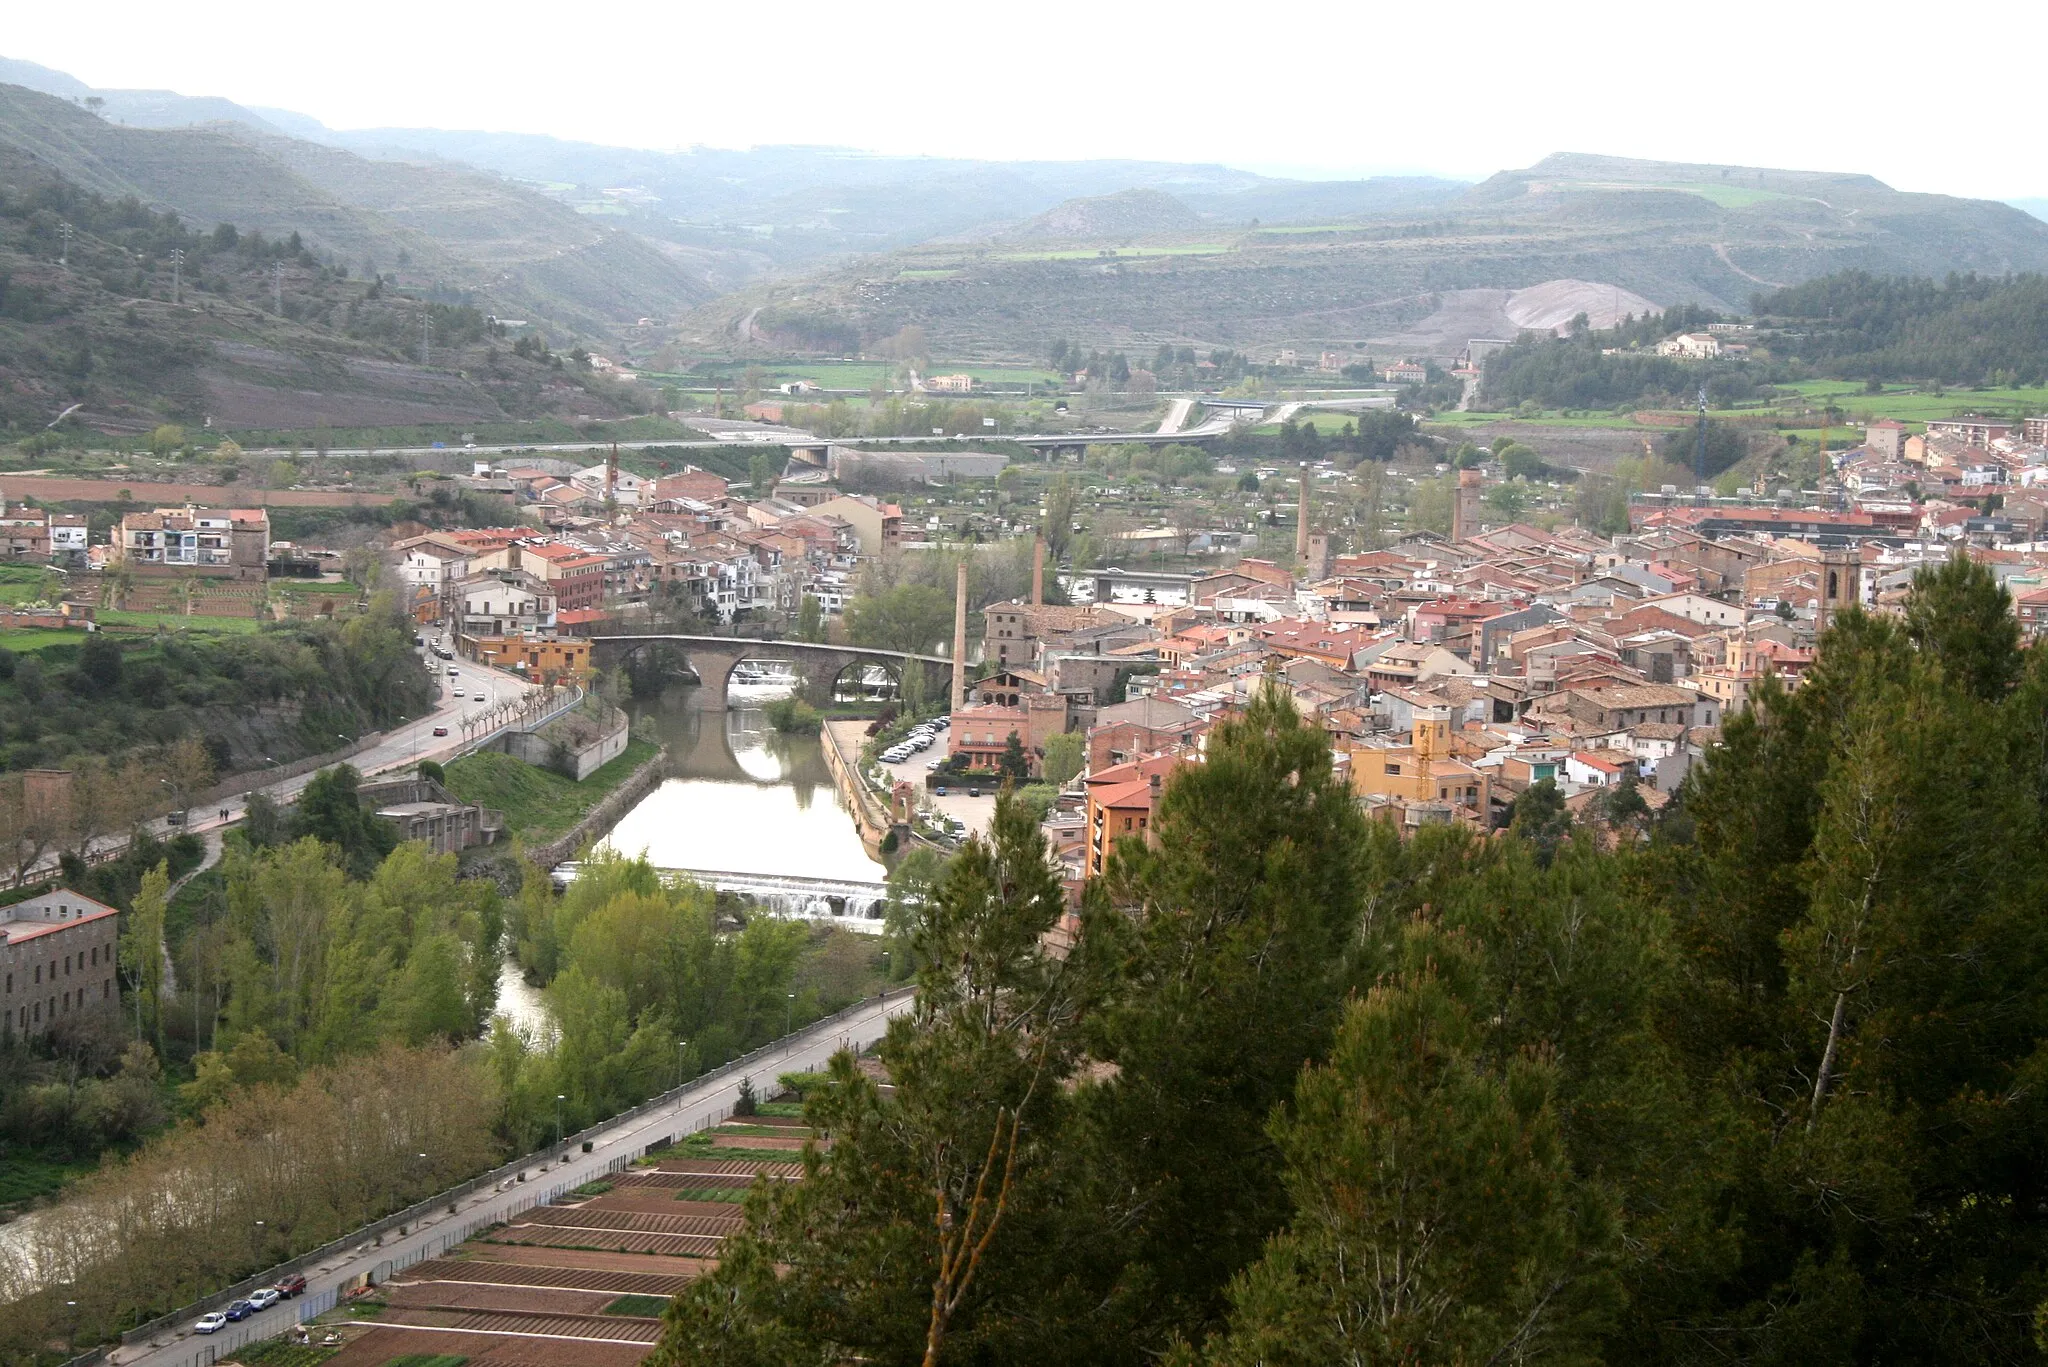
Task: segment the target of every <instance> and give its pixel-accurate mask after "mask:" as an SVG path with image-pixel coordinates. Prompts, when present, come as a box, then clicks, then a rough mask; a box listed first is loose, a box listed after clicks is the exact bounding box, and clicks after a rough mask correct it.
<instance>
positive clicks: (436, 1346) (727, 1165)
mask: <svg viewBox="0 0 2048 1367" xmlns="http://www.w3.org/2000/svg"><path fill="white" fill-rule="evenodd" d="M708 1138H709V1141H710V1145H711V1147H712V1149H713V1150H714V1152H716V1153H717V1154H718V1156H717V1157H712V1158H705V1157H695V1156H691V1155H689V1154H677V1155H674V1156H671V1157H666V1158H663V1159H661V1160H659V1161H658V1162H655V1163H653V1164H651V1165H649V1166H645V1167H639V1168H633V1169H629V1170H627V1171H624V1172H620V1173H617V1174H615V1175H614V1176H613V1177H612V1178H610V1179H609V1181H610V1183H611V1186H610V1189H609V1190H607V1191H604V1192H602V1193H600V1194H598V1195H595V1196H587V1197H579V1196H570V1197H568V1198H565V1199H564V1200H562V1201H560V1202H557V1203H556V1204H554V1205H551V1206H537V1207H535V1208H534V1209H532V1210H529V1211H526V1212H524V1213H523V1214H521V1215H520V1216H518V1217H517V1218H516V1219H514V1220H513V1221H512V1222H511V1223H509V1224H506V1225H502V1226H499V1227H497V1228H495V1229H491V1230H487V1231H485V1232H484V1233H483V1234H481V1235H479V1236H478V1237H477V1238H476V1239H473V1240H471V1241H470V1242H469V1243H467V1244H464V1245H461V1246H460V1247H458V1248H456V1249H454V1250H452V1251H451V1252H450V1253H449V1255H448V1256H446V1257H442V1258H432V1259H428V1260H427V1261H425V1262H421V1263H416V1264H414V1265H413V1266H412V1267H409V1268H406V1269H405V1270H403V1271H402V1272H399V1273H397V1274H396V1275H395V1276H394V1277H393V1278H392V1279H391V1280H390V1281H389V1282H387V1283H386V1284H385V1286H384V1288H383V1300H382V1305H381V1307H380V1308H379V1309H378V1310H377V1311H376V1312H375V1313H376V1316H377V1324H376V1327H375V1328H372V1329H369V1330H368V1331H366V1332H363V1333H362V1334H361V1335H360V1337H356V1338H354V1339H352V1341H351V1342H350V1343H349V1344H348V1346H347V1347H346V1348H344V1349H343V1350H342V1351H341V1352H340V1353H339V1354H337V1355H336V1356H335V1357H334V1358H333V1359H332V1361H333V1362H336V1363H339V1364H341V1367H381V1364H383V1363H386V1362H389V1361H391V1360H392V1359H394V1358H399V1357H405V1356H408V1355H411V1354H425V1355H453V1356H457V1357H465V1358H467V1359H468V1360H469V1362H468V1367H554V1365H555V1364H563V1367H636V1364H638V1363H639V1362H640V1360H641V1359H642V1358H643V1357H645V1356H646V1354H647V1352H648V1351H649V1350H650V1349H652V1348H653V1346H654V1345H655V1344H656V1343H658V1342H659V1341H660V1339H661V1320H660V1318H659V1316H658V1314H656V1313H653V1312H654V1311H655V1310H656V1309H657V1307H659V1306H660V1305H662V1304H664V1303H665V1302H666V1301H667V1299H668V1298H669V1297H672V1296H675V1295H677V1294H679V1293H680V1292H682V1291H683V1290H684V1289H685V1288H686V1287H688V1286H689V1284H690V1282H691V1280H692V1279H693V1278H695V1277H697V1276H699V1275H701V1274H702V1272H703V1271H704V1270H705V1269H706V1268H708V1267H709V1266H711V1265H712V1264H713V1263H715V1261H716V1260H717V1257H718V1253H719V1249H720V1246H721V1245H722V1243H723V1242H724V1240H725V1239H726V1237H727V1236H729V1235H730V1234H732V1233H733V1232H734V1231H735V1230H737V1229H739V1228H740V1226H741V1223H742V1218H743V1217H742V1215H741V1210H740V1206H739V1204H738V1201H737V1200H736V1199H735V1200H732V1201H726V1200H702V1199H697V1198H698V1197H699V1196H700V1194H703V1193H717V1194H718V1195H719V1196H724V1195H727V1194H730V1195H731V1196H733V1197H735V1198H738V1197H740V1196H742V1195H744V1193H745V1191H746V1189H747V1187H749V1186H750V1185H751V1184H752V1183H753V1182H754V1180H755V1179H756V1177H757V1176H761V1175H764V1174H765V1175H766V1176H767V1177H768V1178H769V1179H770V1180H774V1181H794V1180H796V1179H797V1178H799V1177H801V1176H802V1173H803V1165H802V1164H801V1163H798V1162H794V1161H792V1159H793V1158H794V1157H795V1154H794V1153H793V1152H791V1151H790V1149H784V1148H780V1147H778V1148H775V1149H763V1150H762V1151H761V1156H760V1157H759V1158H752V1157H744V1158H740V1157H734V1156H732V1155H733V1154H734V1153H736V1152H743V1151H744V1145H745V1144H746V1143H747V1142H749V1141H751V1142H754V1143H759V1144H775V1145H778V1146H781V1145H788V1146H790V1147H791V1149H793V1148H798V1147H801V1145H802V1144H803V1143H804V1141H806V1140H807V1139H809V1138H811V1131H810V1130H808V1129H807V1128H805V1127H804V1125H803V1124H802V1122H801V1121H797V1120H794V1119H792V1118H789V1117H783V1116H756V1117H750V1118H749V1119H747V1120H745V1121H741V1122H738V1123H735V1124H732V1125H729V1126H724V1127H720V1128H719V1129H716V1130H712V1131H710V1132H709V1134H708ZM629 1297H630V1298H632V1299H624V1298H629Z"/></svg>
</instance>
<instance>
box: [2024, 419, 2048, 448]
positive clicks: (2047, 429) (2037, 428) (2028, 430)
mask: <svg viewBox="0 0 2048 1367" xmlns="http://www.w3.org/2000/svg"><path fill="white" fill-rule="evenodd" d="M2020 440H2021V441H2023V442H2025V443H2026V444H2027V445H2029V446H2048V415H2044V416H2042V417H2038V418H2027V419H2025V420H2023V421H2022V422H2021V423H2020Z"/></svg>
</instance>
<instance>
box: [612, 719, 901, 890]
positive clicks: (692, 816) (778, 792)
mask: <svg viewBox="0 0 2048 1367" xmlns="http://www.w3.org/2000/svg"><path fill="white" fill-rule="evenodd" d="M777 693H778V690H777V689H775V688H774V687H772V686H770V687H764V688H749V687H747V686H744V685H735V686H733V687H732V688H731V689H729V690H728V696H729V698H730V699H731V701H732V702H733V703H734V704H735V705H734V706H733V707H731V708H730V709H729V710H727V711H724V712H704V711H702V710H700V709H699V708H698V706H697V701H698V698H699V697H700V690H698V689H696V688H691V687H687V686H684V687H676V688H671V689H668V690H667V691H665V692H664V693H663V694H662V695H661V696H659V697H655V698H646V699H635V700H634V701H633V703H632V704H631V708H632V711H633V713H634V719H635V723H636V725H639V724H641V723H642V722H643V720H644V721H645V722H648V723H651V724H652V725H653V726H654V728H655V729H657V730H658V731H659V732H660V735H661V738H662V739H663V740H664V741H666V742H667V743H668V747H669V754H670V757H671V765H672V773H673V774H674V777H672V778H669V779H668V780H666V781H665V782H663V783H662V785H661V786H660V787H658V788H656V789H655V790H654V791H653V792H651V793H649V794H648V795H647V796H646V797H644V798H642V799H641V800H640V802H639V803H638V804H637V805H635V806H634V807H633V809H632V810H631V811H629V812H627V813H626V815H625V816H624V817H623V818H622V819H621V820H620V821H619V824H618V825H617V826H616V827H615V828H614V829H613V830H612V833H611V835H610V836H609V837H608V838H607V839H606V841H605V844H606V845H608V846H609V847H611V848H613V849H617V850H620V851H623V852H625V853H627V854H640V853H642V852H644V853H645V854H646V855H647V857H648V859H649V860H650V861H651V862H652V863H653V864H654V865H655V866H656V867H658V868H667V869H705V870H718V871H723V872H728V873H753V874H772V875H776V876H780V877H789V878H830V879H847V880H854V881H874V880H877V879H881V878H883V877H886V876H887V870H886V869H884V868H883V866H882V865H881V864H879V863H877V862H876V861H875V860H874V859H873V858H871V857H870V856H869V855H868V852H867V850H866V849H865V848H864V847H863V846H862V845H861V843H860V834H859V832H858V830H856V829H855V827H854V823H853V817H852V816H851V815H850V814H849V813H848V812H847V811H846V809H845V808H844V807H843V806H841V805H840V800H839V794H838V790H837V789H836V788H835V787H834V786H833V783H832V775H831V772H830V771H829V770H828V769H827V768H826V767H825V752H824V748H823V743H822V742H821V741H820V740H819V739H818V738H817V737H816V736H786V735H782V734H779V733H778V732H776V731H775V730H774V729H773V728H771V727H770V726H769V725H768V724H767V721H766V719H765V717H764V716H763V714H762V711H761V707H762V705H763V704H765V703H766V702H768V701H769V700H771V699H773V698H774V697H775V696H777Z"/></svg>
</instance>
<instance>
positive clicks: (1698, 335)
mask: <svg viewBox="0 0 2048 1367" xmlns="http://www.w3.org/2000/svg"><path fill="white" fill-rule="evenodd" d="M1657 354H1658V355H1659V356H1676V357H1677V358H1678V359H1680V360H1682V361H1711V360H1713V359H1714V358H1715V357H1717V356H1719V355H1720V354H1721V339H1720V338H1718V337H1712V336H1709V335H1708V334H1706V333H1704V332H1681V333H1679V334H1678V335H1677V336H1676V337H1667V338H1665V339H1664V340H1663V341H1661V342H1659V343H1657Z"/></svg>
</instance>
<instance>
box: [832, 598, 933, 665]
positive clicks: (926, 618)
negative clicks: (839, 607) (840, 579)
mask: <svg viewBox="0 0 2048 1367" xmlns="http://www.w3.org/2000/svg"><path fill="white" fill-rule="evenodd" d="M952 629H953V602H952V599H951V598H950V597H949V596H948V595H947V594H945V593H942V592H940V591H939V590H938V589H935V588H932V587H931V586H930V585H927V584H899V585H897V586H896V587H894V588H890V589H884V590H882V591H881V592H879V593H875V594H862V595H860V596H858V597H856V598H854V599H853V600H852V601H851V602H849V603H848V604H847V605H846V634H847V636H848V638H849V639H850V640H852V642H853V643H854V644H855V645H859V646H868V647H870V648H872V649H876V650H900V651H904V652H906V653H908V654H913V655H918V654H923V653H925V652H927V651H929V650H930V649H931V648H932V647H933V646H934V645H936V644H938V642H940V641H942V640H944V639H945V638H946V634H947V633H948V632H950V631H951V630H952Z"/></svg>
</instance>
